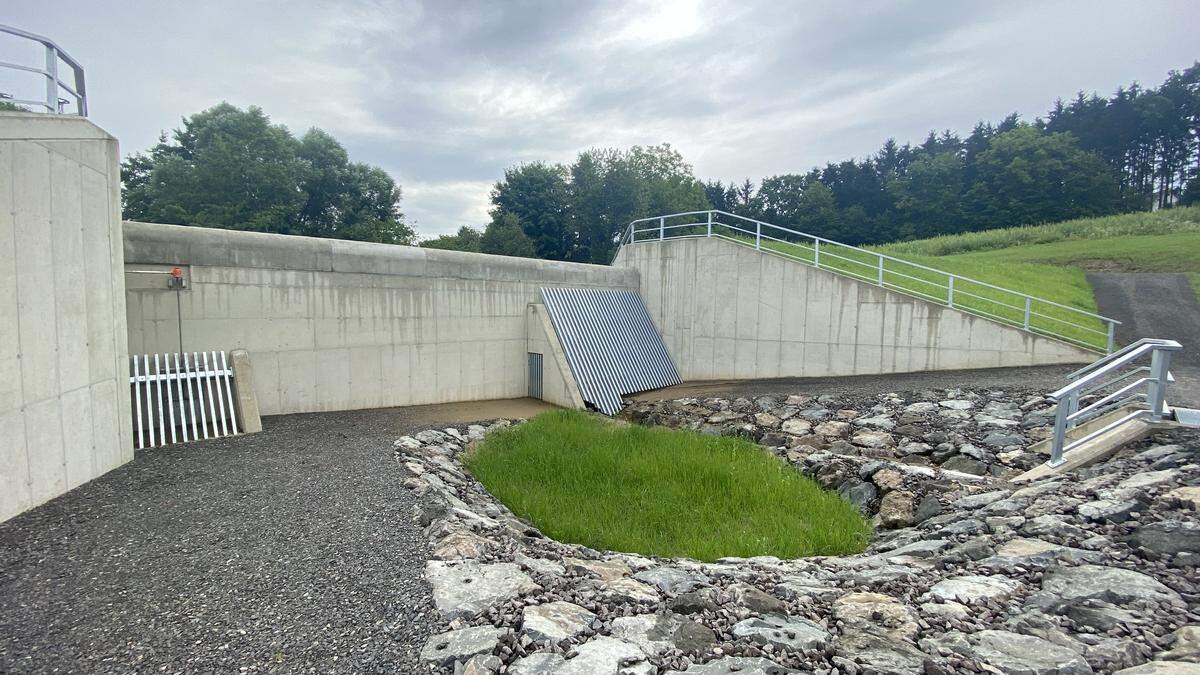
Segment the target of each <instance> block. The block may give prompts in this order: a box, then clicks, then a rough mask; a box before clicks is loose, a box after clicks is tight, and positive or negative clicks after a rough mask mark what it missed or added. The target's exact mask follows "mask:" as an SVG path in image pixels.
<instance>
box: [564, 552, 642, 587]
mask: <svg viewBox="0 0 1200 675" xmlns="http://www.w3.org/2000/svg"><path fill="white" fill-rule="evenodd" d="M563 565H564V566H565V567H566V568H567V571H568V572H570V573H571V574H578V575H580V576H585V577H589V576H590V577H594V578H597V579H600V580H602V581H613V580H614V579H620V578H621V577H627V576H629V573H630V572H631V570H630V569H629V565H626V564H625V563H623V562H621V561H619V560H581V559H579V558H563Z"/></svg>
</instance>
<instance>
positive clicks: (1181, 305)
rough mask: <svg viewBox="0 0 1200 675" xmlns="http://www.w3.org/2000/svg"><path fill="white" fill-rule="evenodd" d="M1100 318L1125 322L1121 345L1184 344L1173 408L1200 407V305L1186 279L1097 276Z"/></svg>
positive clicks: (1092, 277) (1093, 277) (1093, 279)
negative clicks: (1151, 339)
mask: <svg viewBox="0 0 1200 675" xmlns="http://www.w3.org/2000/svg"><path fill="white" fill-rule="evenodd" d="M1087 278H1088V281H1089V282H1090V283H1091V284H1092V288H1093V289H1095V291H1096V304H1097V305H1098V306H1099V308H1100V313H1101V314H1103V315H1105V316H1111V317H1112V318H1114V319H1116V320H1118V321H1120V322H1122V323H1121V325H1120V326H1117V344H1118V345H1124V344H1128V343H1130V342H1133V341H1134V340H1137V339H1138V338H1144V337H1156V338H1169V339H1172V340H1178V341H1179V342H1180V343H1181V344H1183V351H1182V352H1180V353H1178V354H1176V355H1175V356H1174V358H1173V359H1172V364H1171V372H1172V373H1173V374H1174V375H1175V379H1176V382H1175V384H1173V385H1171V388H1170V389H1169V390H1168V397H1167V400H1168V401H1170V402H1172V403H1179V404H1186V405H1192V406H1200V301H1197V299H1196V293H1195V291H1194V290H1193V289H1192V286H1191V284H1189V283H1188V278H1187V275H1184V274H1135V273H1099V272H1097V273H1092V274H1088V276H1087Z"/></svg>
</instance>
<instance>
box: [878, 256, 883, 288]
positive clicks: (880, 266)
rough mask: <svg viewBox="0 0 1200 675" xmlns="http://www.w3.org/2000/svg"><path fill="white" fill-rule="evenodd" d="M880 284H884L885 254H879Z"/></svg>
mask: <svg viewBox="0 0 1200 675" xmlns="http://www.w3.org/2000/svg"><path fill="white" fill-rule="evenodd" d="M879 285H880V286H882V285H883V256H879Z"/></svg>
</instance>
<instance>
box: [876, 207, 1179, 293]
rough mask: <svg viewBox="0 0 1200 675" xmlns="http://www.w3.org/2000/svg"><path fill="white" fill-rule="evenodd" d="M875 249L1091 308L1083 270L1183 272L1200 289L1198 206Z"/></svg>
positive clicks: (1008, 229)
mask: <svg viewBox="0 0 1200 675" xmlns="http://www.w3.org/2000/svg"><path fill="white" fill-rule="evenodd" d="M873 250H876V251H879V252H881V253H886V254H888V255H892V256H895V257H897V258H903V259H905V260H911V261H913V262H916V263H920V264H922V265H928V266H930V267H935V268H938V269H943V270H946V271H948V272H953V273H955V274H961V275H963V276H968V277H972V278H974V279H978V280H980V281H984V282H987V283H991V284H995V285H997V286H1003V287H1006V288H1011V289H1014V290H1019V291H1023V292H1026V293H1030V294H1032V295H1036V296H1039V297H1043V298H1045V299H1047V300H1052V301H1054V302H1059V303H1062V304H1064V305H1070V306H1072V307H1077V308H1079V309H1083V310H1086V311H1091V312H1094V311H1096V301H1095V298H1094V297H1093V294H1092V288H1091V285H1090V284H1089V283H1088V281H1087V278H1086V274H1087V272H1088V271H1109V272H1184V273H1187V274H1188V275H1189V276H1190V278H1191V281H1192V286H1193V287H1194V288H1195V289H1196V291H1197V293H1198V294H1200V207H1189V208H1177V209H1169V210H1164V211H1157V212H1153V213H1131V214H1126V215H1120V216H1107V217H1103V218H1084V219H1079V220H1070V221H1064V222H1061V223H1051V224H1048V225H1038V226H1030V227H1015V228H1006V229H999V230H987V231H984V232H972V233H967V234H961V235H953V236H942V237H933V238H930V239H921V240H916V241H906V242H900V243H896V244H888V245H884V246H877V247H873Z"/></svg>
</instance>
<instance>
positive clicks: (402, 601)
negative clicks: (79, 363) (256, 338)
mask: <svg viewBox="0 0 1200 675" xmlns="http://www.w3.org/2000/svg"><path fill="white" fill-rule="evenodd" d="M542 407H543V406H542V405H541V404H539V403H538V402H532V401H529V402H522V401H517V402H494V403H492V404H488V403H482V404H480V403H475V404H452V405H444V406H422V407H414V408H399V409H386V410H372V411H358V412H346V413H327V414H311V415H289V416H282V417H273V418H267V419H266V420H264V426H265V430H264V431H263V432H262V433H260V434H256V435H252V436H240V437H236V438H229V439H219V440H212V441H204V442H200V443H194V444H188V445H184V446H176V447H173V448H166V449H159V450H154V451H149V452H141V453H138V456H137V458H136V459H135V460H134V461H133V462H131V463H129V464H127V465H125V466H124V467H121V468H119V469H117V470H115V471H112V472H110V473H108V474H106V475H105V476H102V477H101V478H99V479H97V480H95V481H92V482H91V483H88V484H87V485H84V486H82V487H80V488H78V489H76V490H73V491H72V492H70V493H68V494H66V495H64V496H62V497H60V498H58V499H55V500H52V501H51V502H49V503H47V504H45V505H43V506H41V507H39V508H36V509H34V510H32V511H30V512H28V513H25V514H22V515H20V516H18V517H16V518H14V519H12V520H9V521H8V522H6V523H3V524H0V672H22V673H25V672H49V671H55V670H57V671H60V672H61V671H68V672H89V673H100V672H129V671H132V670H137V671H150V670H165V671H168V672H178V671H187V672H232V671H237V670H238V669H244V670H248V671H261V670H267V669H272V670H276V671H299V670H305V671H319V672H330V671H339V672H346V671H354V672H415V671H417V670H423V669H424V668H423V667H421V666H418V661H417V656H416V653H417V650H419V649H420V647H421V645H423V644H424V642H425V640H426V639H427V637H428V635H429V632H430V628H431V624H432V623H433V622H434V621H436V619H435V618H434V615H432V614H431V607H432V605H431V601H430V595H429V589H428V586H427V584H426V583H425V581H424V580H423V578H422V570H423V567H424V564H425V560H426V543H425V537H424V535H423V534H422V533H421V531H420V530H419V529H418V528H417V527H416V526H415V525H414V524H413V523H412V520H411V518H410V517H409V516H410V512H411V508H412V507H413V503H414V499H415V498H414V497H413V496H412V495H411V493H410V492H409V491H407V490H405V489H403V488H402V487H401V485H400V482H401V480H402V478H403V476H402V475H401V473H400V470H399V467H397V466H396V465H395V464H394V462H393V460H392V448H391V442H392V440H393V439H395V438H396V437H398V436H401V435H404V434H406V433H412V432H415V431H418V430H422V429H427V428H430V427H436V426H445V425H446V424H449V423H456V422H457V423H461V422H466V421H474V420H480V419H489V418H495V417H516V416H523V415H527V414H531V413H532V412H536V411H537V410H539V409H541V408H542Z"/></svg>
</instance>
